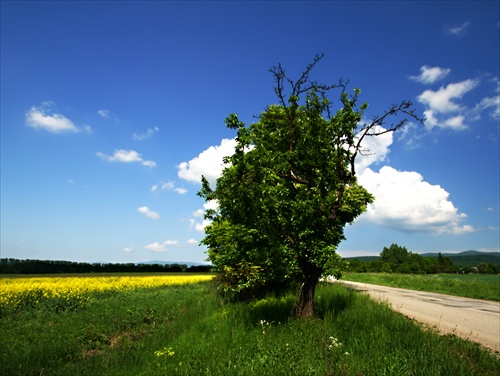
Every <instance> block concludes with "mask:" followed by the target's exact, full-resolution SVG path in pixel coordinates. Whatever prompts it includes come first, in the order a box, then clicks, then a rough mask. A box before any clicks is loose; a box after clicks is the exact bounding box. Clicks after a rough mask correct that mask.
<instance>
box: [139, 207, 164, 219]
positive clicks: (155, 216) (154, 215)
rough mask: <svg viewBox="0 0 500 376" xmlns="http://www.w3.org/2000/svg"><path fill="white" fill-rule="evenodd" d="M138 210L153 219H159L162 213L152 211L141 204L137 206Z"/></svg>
mask: <svg viewBox="0 0 500 376" xmlns="http://www.w3.org/2000/svg"><path fill="white" fill-rule="evenodd" d="M137 211H138V212H139V213H142V214H144V215H145V216H146V217H148V218H151V219H159V218H160V214H158V213H157V212H155V211H152V210H151V209H149V208H148V207H147V206H141V207H140V208H137Z"/></svg>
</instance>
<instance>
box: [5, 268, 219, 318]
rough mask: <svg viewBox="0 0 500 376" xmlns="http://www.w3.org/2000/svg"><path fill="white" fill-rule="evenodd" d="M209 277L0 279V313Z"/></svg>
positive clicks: (184, 282)
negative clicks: (12, 309)
mask: <svg viewBox="0 0 500 376" xmlns="http://www.w3.org/2000/svg"><path fill="white" fill-rule="evenodd" d="M212 278H213V277H212V276H211V275H147V276H139V275H137V276H81V277H28V278H4V277H3V278H0V310H1V309H2V308H6V307H12V308H15V307H20V306H33V307H35V306H37V305H38V304H40V303H41V302H43V301H47V300H53V301H57V302H59V304H62V306H65V305H67V306H70V305H72V304H73V305H80V304H81V303H84V302H86V301H88V300H89V299H90V295H91V294H92V293H96V292H108V291H124V290H133V289H142V288H154V287H161V286H168V285H182V284H188V283H196V282H202V281H208V280H210V279H212Z"/></svg>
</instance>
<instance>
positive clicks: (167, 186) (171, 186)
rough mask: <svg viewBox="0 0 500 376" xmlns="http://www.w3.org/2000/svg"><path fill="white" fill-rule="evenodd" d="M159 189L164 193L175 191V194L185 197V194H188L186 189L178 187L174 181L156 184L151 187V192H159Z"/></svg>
mask: <svg viewBox="0 0 500 376" xmlns="http://www.w3.org/2000/svg"><path fill="white" fill-rule="evenodd" d="M158 189H161V190H162V191H174V192H177V193H178V194H180V195H183V194H186V193H187V189H186V188H179V187H176V186H175V183H174V182H173V181H169V182H166V183H164V182H162V183H158V184H154V185H153V186H152V187H151V189H150V191H151V192H157V191H158Z"/></svg>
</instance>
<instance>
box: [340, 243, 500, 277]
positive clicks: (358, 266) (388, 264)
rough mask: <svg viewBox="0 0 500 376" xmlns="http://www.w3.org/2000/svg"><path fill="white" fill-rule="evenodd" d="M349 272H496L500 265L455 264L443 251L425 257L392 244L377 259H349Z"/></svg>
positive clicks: (498, 270)
mask: <svg viewBox="0 0 500 376" xmlns="http://www.w3.org/2000/svg"><path fill="white" fill-rule="evenodd" d="M348 262H349V266H348V269H347V270H348V271H349V272H357V273H365V272H372V273H404V274H436V273H481V274H496V273H499V272H500V265H496V264H494V263H486V262H480V263H478V264H477V265H466V266H464V265H461V266H458V265H453V261H452V260H451V259H450V258H449V257H445V256H443V255H442V254H441V253H439V254H438V256H437V257H423V256H421V255H419V254H418V253H413V252H409V251H408V250H407V249H406V248H405V247H401V246H399V245H397V244H392V245H391V246H390V247H389V248H387V247H384V249H383V250H382V253H381V254H380V256H379V257H378V258H376V259H375V260H371V261H367V260H360V259H357V258H354V259H349V260H348Z"/></svg>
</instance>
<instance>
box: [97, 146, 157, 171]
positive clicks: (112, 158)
mask: <svg viewBox="0 0 500 376" xmlns="http://www.w3.org/2000/svg"><path fill="white" fill-rule="evenodd" d="M96 155H97V156H98V157H99V158H101V159H103V160H105V161H108V162H120V163H134V162H136V163H140V164H142V165H143V166H147V167H155V166H156V162H153V161H148V160H144V159H143V158H142V156H141V154H139V153H138V152H136V151H135V150H123V149H119V150H115V152H114V154H113V155H106V154H104V153H101V152H97V153H96Z"/></svg>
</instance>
